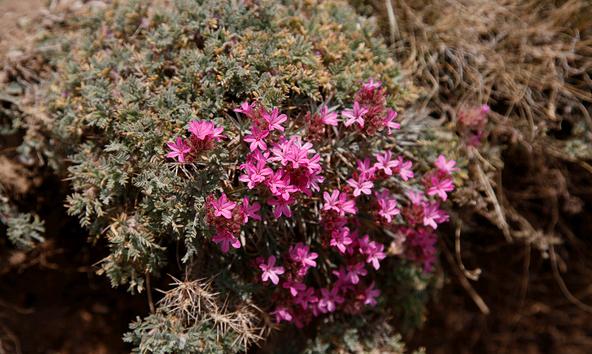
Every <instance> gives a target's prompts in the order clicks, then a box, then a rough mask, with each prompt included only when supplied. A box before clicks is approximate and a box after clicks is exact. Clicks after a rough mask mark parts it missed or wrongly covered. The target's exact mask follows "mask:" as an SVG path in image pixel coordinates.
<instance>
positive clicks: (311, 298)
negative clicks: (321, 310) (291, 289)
mask: <svg viewBox="0 0 592 354" xmlns="http://www.w3.org/2000/svg"><path fill="white" fill-rule="evenodd" d="M317 302H319V298H318V297H317V296H316V295H315V289H313V288H307V289H306V290H304V291H300V292H298V295H297V296H296V298H294V303H295V304H296V305H300V307H302V309H304V310H306V309H308V307H309V305H312V304H316V303H317Z"/></svg>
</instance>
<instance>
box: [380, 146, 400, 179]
mask: <svg viewBox="0 0 592 354" xmlns="http://www.w3.org/2000/svg"><path fill="white" fill-rule="evenodd" d="M392 156H393V154H392V153H391V152H390V151H385V152H384V153H382V154H380V153H378V154H376V161H377V162H376V163H375V164H374V168H376V169H379V170H382V171H383V172H384V173H385V174H386V175H387V176H392V175H393V170H395V169H396V168H398V167H399V165H400V162H399V161H397V160H391V158H392Z"/></svg>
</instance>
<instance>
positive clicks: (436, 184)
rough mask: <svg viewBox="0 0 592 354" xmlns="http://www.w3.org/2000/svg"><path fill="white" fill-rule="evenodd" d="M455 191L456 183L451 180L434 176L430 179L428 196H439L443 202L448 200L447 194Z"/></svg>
mask: <svg viewBox="0 0 592 354" xmlns="http://www.w3.org/2000/svg"><path fill="white" fill-rule="evenodd" d="M453 190H454V183H453V182H452V180H451V179H450V178H440V177H439V176H432V177H431V178H430V187H429V189H428V195H430V196H432V195H437V196H438V197H440V199H442V200H446V199H447V198H448V195H447V194H446V193H448V192H452V191H453Z"/></svg>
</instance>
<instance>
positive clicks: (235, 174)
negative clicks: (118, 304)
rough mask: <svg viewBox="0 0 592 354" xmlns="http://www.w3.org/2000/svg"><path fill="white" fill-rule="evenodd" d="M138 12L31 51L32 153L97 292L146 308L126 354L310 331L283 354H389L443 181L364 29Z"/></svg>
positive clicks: (313, 18) (418, 288)
mask: <svg viewBox="0 0 592 354" xmlns="http://www.w3.org/2000/svg"><path fill="white" fill-rule="evenodd" d="M149 4H150V3H149V2H146V1H138V0H136V1H130V2H129V3H128V2H125V4H124V3H122V2H113V3H111V4H107V5H106V6H105V7H101V8H96V9H95V10H90V9H89V12H90V13H88V16H78V17H77V18H76V19H72V20H69V21H70V22H69V23H68V26H67V27H65V28H66V29H65V31H64V33H63V34H61V35H59V36H57V37H48V38H47V39H46V43H44V48H50V49H51V51H50V52H48V55H49V56H50V58H48V62H50V63H51V64H52V67H54V68H55V76H54V77H53V78H52V80H51V81H50V82H49V83H48V85H46V86H44V87H43V89H44V90H45V96H46V97H47V105H46V106H47V115H48V117H50V119H49V120H48V125H49V126H48V127H45V128H46V130H47V132H46V133H47V142H51V144H49V143H48V144H44V143H40V144H39V143H38V142H35V143H36V144H29V145H31V146H34V147H35V149H34V150H31V151H33V152H34V154H32V155H34V156H32V157H31V158H34V157H35V156H47V157H48V159H49V161H50V163H51V164H52V165H53V166H55V170H56V174H58V175H59V176H60V178H61V179H62V180H64V181H67V182H65V183H68V190H69V191H70V192H69V195H68V196H67V198H66V207H67V211H68V213H69V214H71V215H74V216H76V217H78V219H79V221H80V224H81V226H82V227H84V229H85V230H86V231H87V232H88V235H89V237H90V239H91V240H92V241H93V242H97V241H99V242H98V243H95V244H97V245H99V246H100V245H101V244H103V245H106V247H107V248H108V249H107V250H105V256H104V258H103V259H102V260H100V262H98V263H97V268H98V270H97V272H98V273H99V274H104V275H105V276H106V277H107V278H108V279H109V280H110V281H111V284H112V285H113V286H126V287H127V289H128V291H130V292H147V293H148V295H152V298H151V299H153V300H154V301H152V302H151V304H152V305H154V306H148V307H149V308H151V309H152V310H153V311H151V313H150V314H149V315H147V316H145V317H144V318H142V319H138V320H137V321H134V322H133V323H132V324H131V325H130V332H129V333H127V334H126V335H125V338H124V339H125V341H126V342H129V343H131V344H132V345H133V346H134V350H135V351H137V352H142V353H194V352H200V353H207V352H211V353H218V352H238V351H241V350H245V348H249V347H250V346H251V345H252V344H253V343H255V342H258V343H260V342H262V341H263V339H265V338H266V337H267V336H268V335H269V333H270V332H269V331H268V330H269V329H270V328H271V327H273V326H275V325H276V322H280V323H285V322H289V323H293V324H294V325H288V326H283V329H284V330H282V331H280V332H274V333H276V335H278V336H281V335H289V334H290V331H296V330H297V329H296V328H295V327H296V326H299V327H300V326H306V329H305V330H303V331H301V332H300V336H301V339H302V340H299V341H298V342H299V343H300V345H299V346H298V347H294V348H290V350H292V349H293V350H292V351H296V352H307V350H309V349H310V350H312V351H311V352H323V353H324V352H328V351H330V350H333V349H334V350H338V351H342V349H343V345H338V344H335V343H336V342H335V339H336V338H339V339H340V340H341V341H342V342H343V343H345V342H344V341H346V342H352V341H354V342H356V343H362V342H363V343H364V345H363V348H364V349H363V350H362V349H360V351H361V352H364V351H366V352H367V351H371V350H381V351H383V352H395V353H399V352H402V350H401V349H400V348H401V345H400V337H398V336H397V334H396V332H397V331H398V330H399V329H400V328H399V326H401V327H403V326H406V327H407V328H413V327H416V326H418V325H419V324H420V323H421V319H422V318H424V317H425V316H423V314H422V312H423V311H424V304H425V302H426V300H427V295H428V294H429V290H430V288H431V287H430V284H431V279H432V277H431V276H430V274H431V273H430V271H431V269H432V267H433V265H434V259H435V256H436V249H435V240H436V237H435V231H434V230H435V228H436V227H437V226H438V224H439V223H441V222H444V221H445V220H446V214H445V213H444V212H443V211H442V210H441V207H440V204H439V203H441V202H442V201H443V200H444V199H446V198H447V195H448V193H449V192H450V191H451V190H452V189H453V188H454V185H453V183H452V174H454V172H455V171H454V167H455V166H454V164H453V162H451V161H449V160H448V159H446V158H444V157H440V158H438V160H436V157H437V156H438V154H439V151H440V150H439V149H438V148H433V147H434V146H433V145H432V146H431V147H429V148H426V147H427V146H428V145H429V143H430V142H431V141H434V140H435V139H430V138H429V135H430V129H429V128H428V127H427V126H426V125H424V124H423V123H422V122H420V121H416V120H413V121H409V119H408V118H405V119H406V120H403V119H402V118H404V117H397V113H396V112H395V110H394V109H393V108H394V107H396V105H401V106H402V105H404V104H405V103H406V101H405V100H406V99H407V98H408V96H406V95H405V94H404V92H405V91H404V90H403V88H402V87H401V86H400V80H399V76H400V75H399V69H398V66H397V64H396V63H395V61H394V60H392V57H391V53H390V50H389V49H388V48H387V46H385V44H384V42H383V41H382V39H381V38H380V36H376V27H375V22H374V21H373V20H372V19H370V18H367V17H364V16H360V15H359V14H357V13H356V12H355V11H354V10H353V9H352V8H351V7H350V6H349V5H348V4H347V2H346V1H344V0H322V1H321V0H312V1H304V2H302V1H288V0H286V1H278V0H258V1H250V0H245V1H242V0H237V1H218V0H179V1H175V3H174V5H173V4H172V3H169V2H164V3H163V2H155V3H154V4H152V5H149ZM44 53H45V52H44ZM372 77H374V78H375V79H378V78H380V80H381V82H378V81H373V80H369V78H372ZM360 85H363V86H361V87H360ZM245 100H246V102H245ZM241 102H242V103H241ZM390 107H393V108H390ZM49 123H51V124H49ZM185 129H186V130H185ZM426 142H427V143H428V144H425V143H426ZM29 143H31V142H29ZM29 150H30V149H29ZM167 274H170V275H172V276H173V277H175V279H178V280H175V282H174V283H172V284H167V279H168V277H165V276H163V275H167ZM155 289H161V290H164V291H165V292H166V294H165V295H164V296H161V295H160V293H157V292H156V291H155ZM148 298H150V297H148ZM149 302H150V301H149ZM206 303H207V304H209V305H208V306H202V305H203V304H206ZM362 311H363V312H364V314H363V316H351V314H356V315H357V314H361V313H362ZM393 318H396V322H395V321H389V319H393ZM329 323H330V325H328V326H325V327H330V329H331V330H330V331H328V330H323V331H318V330H317V331H315V328H318V327H319V326H321V325H325V324H329ZM325 329H327V328H325ZM346 334H347V335H346ZM354 337H355V338H358V339H354ZM237 343H240V345H237ZM267 343H273V344H269V345H273V346H275V347H274V348H272V349H271V351H275V352H287V351H286V350H285V348H282V347H281V344H282V343H284V342H283V341H281V340H280V341H273V340H270V341H268V342H267ZM267 343H266V345H268V344H267ZM313 348H316V349H313ZM327 348H329V349H327ZM378 348H380V349H378ZM397 348H399V349H397Z"/></svg>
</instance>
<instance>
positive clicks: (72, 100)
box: [48, 1, 398, 290]
mask: <svg viewBox="0 0 592 354" xmlns="http://www.w3.org/2000/svg"><path fill="white" fill-rule="evenodd" d="M148 8H149V6H148V4H147V3H144V2H132V4H131V5H114V6H112V7H108V8H107V9H106V10H105V11H104V12H101V13H99V14H96V15H94V16H89V17H88V18H86V19H82V20H80V23H79V24H78V25H77V26H74V28H75V30H74V31H72V32H71V33H69V34H66V35H64V37H65V38H67V41H66V42H65V43H63V44H62V46H63V48H64V52H63V53H62V59H60V60H57V63H56V65H57V66H58V68H59V70H58V73H59V75H58V76H57V77H56V78H55V84H54V85H53V92H54V95H53V96H51V98H50V99H49V102H48V104H49V106H50V110H51V111H52V112H53V116H54V117H55V119H56V121H55V124H54V125H55V134H56V136H57V137H58V138H59V139H60V140H61V141H62V142H63V146H64V147H68V148H69V150H70V151H69V153H70V160H71V165H70V167H69V169H68V171H69V177H70V180H71V183H72V186H73V193H72V194H71V195H70V196H69V197H68V203H67V204H68V211H69V213H70V214H72V215H76V216H78V217H79V218H80V221H81V223H82V225H84V226H87V227H88V228H89V230H90V231H91V234H92V235H94V236H96V237H98V236H99V235H100V234H101V233H102V232H103V230H106V229H110V230H111V231H110V233H108V234H107V239H108V240H109V242H110V247H111V255H110V256H109V257H108V258H107V259H106V260H105V262H104V263H103V268H102V269H103V271H104V272H105V273H106V274H107V275H108V276H109V277H110V278H111V280H112V282H113V284H126V283H129V284H131V287H130V289H131V290H134V289H135V290H142V288H143V286H142V280H141V277H142V276H143V275H144V274H145V273H146V272H148V273H154V274H157V273H158V270H159V268H160V267H161V266H162V265H163V264H164V261H165V257H164V256H163V255H162V251H163V250H164V249H163V247H167V245H170V244H171V243H172V242H175V241H178V240H181V241H182V242H183V244H184V245H185V254H184V257H183V261H185V262H187V261H189V260H190V259H191V257H193V256H194V255H196V254H198V253H199V250H200V248H203V244H204V243H206V242H203V240H204V237H209V235H208V234H207V232H206V231H205V226H204V221H203V219H204V218H203V215H204V214H203V202H204V198H205V197H206V196H207V195H209V194H210V193H211V192H212V191H214V190H215V189H216V188H218V186H219V182H220V180H224V179H228V180H231V178H232V177H233V176H229V175H227V173H228V172H224V171H227V169H226V167H227V166H228V164H229V163H231V161H232V160H233V159H231V158H230V156H231V154H232V151H228V150H227V149H225V148H224V147H223V146H219V147H218V148H217V149H215V150H214V151H213V152H212V154H211V155H210V156H208V159H209V160H208V161H207V166H205V165H201V166H199V165H198V167H197V171H191V174H192V176H195V177H194V178H195V179H194V180H188V179H187V178H184V173H183V171H176V170H175V168H172V167H170V165H167V164H164V159H163V158H162V156H163V153H164V150H163V145H164V142H166V141H167V140H169V139H170V138H172V137H171V133H172V132H176V131H180V130H182V129H183V128H184V126H185V125H186V124H187V122H188V121H189V120H190V119H196V118H199V119H213V120H215V121H216V122H217V123H218V124H222V125H225V126H227V127H232V126H235V125H237V124H238V122H237V120H236V118H235V117H234V115H233V114H230V112H231V109H232V108H234V107H236V105H237V104H238V103H240V102H241V101H242V100H245V99H253V98H255V99H258V100H260V101H261V102H263V103H264V104H266V105H278V106H283V107H286V108H288V109H290V107H294V106H296V105H308V104H310V103H314V102H316V103H318V102H321V101H326V100H328V99H331V100H332V102H336V103H339V102H341V101H342V100H344V99H346V98H348V97H350V96H351V95H352V94H353V93H354V92H355V90H356V89H357V86H358V85H359V84H360V82H361V81H362V80H365V79H367V78H368V77H375V76H380V77H381V79H382V78H384V84H385V86H386V87H387V89H389V90H390V91H391V92H393V93H395V94H396V93H397V92H398V87H397V84H396V82H397V80H398V72H397V68H396V66H395V64H394V62H393V61H392V60H391V59H389V56H388V50H387V49H386V47H385V46H384V45H383V44H382V42H381V41H380V39H378V37H376V36H374V30H375V29H374V27H373V25H372V23H371V22H370V21H369V20H368V19H366V18H362V17H358V16H357V15H356V14H355V12H354V11H353V10H352V9H351V8H350V7H348V6H347V5H346V4H345V3H343V2H341V1H323V2H319V3H315V2H311V3H302V4H300V3H298V2H286V3H285V4H282V3H278V2H277V1H275V2H274V1H263V2H261V3H260V4H252V3H249V2H234V1H178V2H177V3H176V7H175V9H174V10H169V9H156V7H150V10H151V11H148ZM204 162H206V161H204ZM122 215H126V216H125V217H128V216H129V218H132V219H133V220H135V221H134V223H133V225H135V226H131V227H130V226H129V223H127V224H126V225H127V226H125V227H123V229H125V231H121V222H120V221H117V220H120V218H121V216H122ZM114 225H115V226H114ZM117 225H119V226H117ZM114 228H115V229H118V230H119V231H118V232H117V233H114V232H113V230H114Z"/></svg>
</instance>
